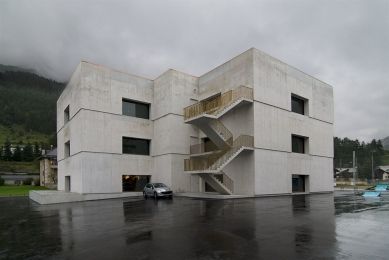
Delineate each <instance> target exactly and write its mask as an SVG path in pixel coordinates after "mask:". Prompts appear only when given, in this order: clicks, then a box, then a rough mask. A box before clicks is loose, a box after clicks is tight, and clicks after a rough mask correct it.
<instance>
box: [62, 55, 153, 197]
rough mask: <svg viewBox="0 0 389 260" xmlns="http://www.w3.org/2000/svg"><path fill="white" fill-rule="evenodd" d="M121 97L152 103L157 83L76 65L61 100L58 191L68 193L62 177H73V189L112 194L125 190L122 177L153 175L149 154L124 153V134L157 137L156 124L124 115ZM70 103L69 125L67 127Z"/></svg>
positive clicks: (104, 69) (124, 74)
mask: <svg viewBox="0 0 389 260" xmlns="http://www.w3.org/2000/svg"><path fill="white" fill-rule="evenodd" d="M123 98H124V99H131V100H136V101H141V102H144V103H149V104H151V103H152V102H153V82H152V81H151V80H147V79H143V78H140V77H136V76H133V75H130V74H126V73H121V72H118V71H115V70H111V69H108V68H105V67H102V66H98V65H94V64H91V63H87V62H82V63H81V64H80V65H79V66H78V68H77V70H76V72H75V73H74V75H73V77H72V79H71V80H70V82H69V84H68V86H67V87H66V88H65V91H64V93H62V95H61V97H60V98H59V100H58V102H57V113H58V122H57V127H58V161H59V162H58V164H59V167H58V168H59V170H58V189H59V190H64V189H65V186H64V185H65V184H64V179H65V177H64V176H71V191H74V192H78V193H110V192H121V191H122V175H131V174H137V175H152V174H153V167H154V165H153V161H152V157H151V156H139V155H127V154H122V137H123V136H126V137H135V138H142V139H148V140H152V139H153V136H154V133H153V130H154V127H153V121H152V120H147V119H141V118H135V117H129V116H123V115H122V99H123ZM68 105H69V114H70V121H69V122H68V123H67V124H66V125H64V116H63V115H64V112H63V111H64V110H65V108H66V107H67V106H68ZM150 114H151V115H150V116H151V117H152V110H151V111H150ZM68 141H70V157H69V158H65V155H64V151H65V147H64V144H65V143H66V142H68ZM145 157H147V158H148V160H145Z"/></svg>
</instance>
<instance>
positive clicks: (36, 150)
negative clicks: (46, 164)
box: [34, 142, 41, 158]
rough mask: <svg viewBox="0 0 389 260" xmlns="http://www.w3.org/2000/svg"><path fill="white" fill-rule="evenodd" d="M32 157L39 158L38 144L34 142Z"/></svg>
mask: <svg viewBox="0 0 389 260" xmlns="http://www.w3.org/2000/svg"><path fill="white" fill-rule="evenodd" d="M34 156H35V157H36V158H39V157H40V156H41V151H40V150H39V144H38V142H35V144H34Z"/></svg>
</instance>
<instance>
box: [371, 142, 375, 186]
mask: <svg viewBox="0 0 389 260" xmlns="http://www.w3.org/2000/svg"><path fill="white" fill-rule="evenodd" d="M373 153H375V151H374V150H372V151H371V183H374V166H373V165H374V158H373Z"/></svg>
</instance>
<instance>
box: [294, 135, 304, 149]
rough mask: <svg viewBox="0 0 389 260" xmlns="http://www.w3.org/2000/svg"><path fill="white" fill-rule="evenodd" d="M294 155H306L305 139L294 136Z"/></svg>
mask: <svg viewBox="0 0 389 260" xmlns="http://www.w3.org/2000/svg"><path fill="white" fill-rule="evenodd" d="M292 153H305V138H304V137H299V136H295V135H292Z"/></svg>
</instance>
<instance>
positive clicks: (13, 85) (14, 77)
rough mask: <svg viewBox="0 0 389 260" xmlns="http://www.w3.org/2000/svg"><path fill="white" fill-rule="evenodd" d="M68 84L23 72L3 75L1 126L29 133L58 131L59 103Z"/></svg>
mask: <svg viewBox="0 0 389 260" xmlns="http://www.w3.org/2000/svg"><path fill="white" fill-rule="evenodd" d="M64 87H65V84H64V83H60V82H56V81H54V80H51V79H46V78H43V77H41V76H38V75H36V74H32V73H29V72H23V71H5V72H0V124H1V125H4V126H11V125H13V124H16V125H22V126H23V128H24V129H25V131H26V132H30V131H34V132H39V133H43V134H46V135H50V134H53V133H55V131H56V102H57V99H58V97H59V95H60V94H61V92H62V90H63V89H64Z"/></svg>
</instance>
